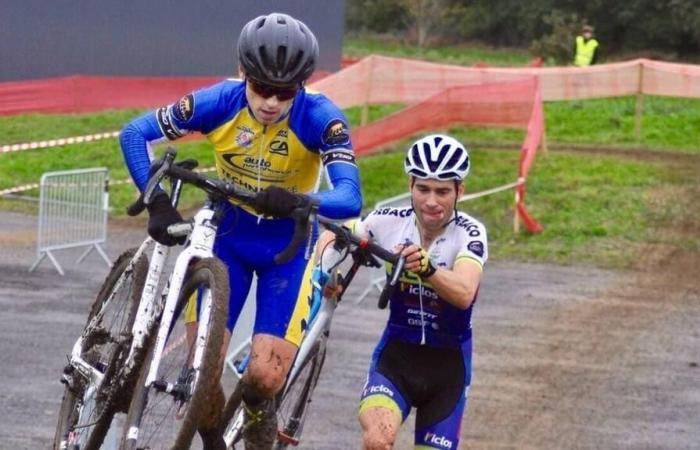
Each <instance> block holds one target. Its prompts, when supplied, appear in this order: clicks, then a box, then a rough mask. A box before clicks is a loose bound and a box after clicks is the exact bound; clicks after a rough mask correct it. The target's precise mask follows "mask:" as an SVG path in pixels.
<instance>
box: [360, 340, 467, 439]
mask: <svg viewBox="0 0 700 450" xmlns="http://www.w3.org/2000/svg"><path fill="white" fill-rule="evenodd" d="M471 352H472V345H471V339H468V340H466V341H465V342H463V343H462V345H461V347H429V346H425V345H418V344H412V343H409V342H405V341H402V340H399V339H396V338H392V337H390V336H389V335H388V333H386V332H385V334H384V336H382V339H381V340H380V341H379V344H378V345H377V347H376V349H375V351H374V354H373V356H372V363H371V365H370V370H369V373H368V375H367V382H366V383H365V386H364V388H363V390H362V396H361V400H360V410H359V412H360V414H361V413H362V412H363V411H365V410H367V409H369V408H373V407H384V408H388V409H390V410H392V411H394V413H395V414H396V415H397V416H400V417H401V421H402V422H403V421H405V420H406V418H407V417H408V415H409V413H410V412H411V408H412V407H414V408H416V425H415V434H414V439H415V445H416V447H417V448H418V447H423V448H437V449H446V450H454V449H456V448H458V446H459V437H460V428H461V423H462V415H463V414H464V410H465V408H466V405H467V397H468V393H469V385H470V383H471Z"/></svg>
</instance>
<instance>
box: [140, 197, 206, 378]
mask: <svg viewBox="0 0 700 450" xmlns="http://www.w3.org/2000/svg"><path fill="white" fill-rule="evenodd" d="M213 216H214V209H213V207H212V206H209V205H207V206H204V207H203V208H202V209H201V210H199V211H198V212H197V214H195V216H194V224H191V223H182V224H178V225H174V226H172V227H170V228H169V229H168V231H169V232H170V234H172V235H174V236H178V235H180V236H181V235H185V234H190V241H189V244H188V245H187V247H185V249H184V250H183V251H182V252H181V253H180V255H178V257H177V259H176V260H175V267H174V268H173V272H172V275H171V276H170V279H169V281H168V285H167V286H166V288H165V289H164V291H163V294H162V295H163V296H164V297H165V303H164V306H163V315H162V317H161V320H160V326H159V327H158V334H157V335H156V342H155V348H154V353H153V358H152V359H151V366H150V368H149V371H148V376H147V377H146V382H145V385H146V387H149V386H151V384H153V382H154V381H156V379H157V377H158V367H159V365H160V360H161V358H162V357H163V351H164V348H165V343H166V341H167V339H168V333H169V331H170V324H171V323H172V321H173V318H174V315H175V312H176V310H177V301H178V298H179V296H180V291H181V289H182V285H183V283H184V281H185V275H186V273H187V268H188V266H189V264H190V262H191V261H192V260H194V259H203V258H209V257H212V256H213V255H214V252H213V249H214V239H215V238H216V229H217V226H216V225H215V224H213V223H212V220H211V219H212V218H213ZM190 231H191V232H190ZM211 302H212V299H211V295H207V296H205V297H204V298H203V299H202V306H201V308H202V309H201V312H200V316H199V321H198V326H197V339H196V341H195V353H194V359H193V368H195V369H198V368H199V364H201V360H202V355H203V351H204V345H205V342H206V332H207V324H208V320H209V316H210V314H211V309H212V303H211ZM195 383H196V380H195Z"/></svg>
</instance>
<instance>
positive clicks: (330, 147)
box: [120, 13, 362, 449]
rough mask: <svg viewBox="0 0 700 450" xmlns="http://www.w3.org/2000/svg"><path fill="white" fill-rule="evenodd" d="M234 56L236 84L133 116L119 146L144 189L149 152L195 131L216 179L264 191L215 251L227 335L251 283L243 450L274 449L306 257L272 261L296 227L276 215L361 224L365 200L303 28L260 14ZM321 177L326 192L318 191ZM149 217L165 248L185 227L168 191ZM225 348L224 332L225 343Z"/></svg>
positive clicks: (241, 210) (304, 306)
mask: <svg viewBox="0 0 700 450" xmlns="http://www.w3.org/2000/svg"><path fill="white" fill-rule="evenodd" d="M238 55H239V63H240V74H241V78H242V79H240V80H225V81H222V82H220V83H218V84H215V85H213V86H211V87H208V88H204V89H201V90H198V91H195V92H193V93H190V94H187V95H185V96H184V97H182V99H180V100H179V101H178V102H176V103H174V104H171V105H168V106H164V107H162V108H160V109H158V110H156V111H154V112H151V113H148V114H146V115H144V116H142V117H139V118H137V119H136V120H134V121H132V122H131V123H129V124H128V125H127V126H126V127H125V128H124V129H123V130H122V133H121V136H120V143H121V147H122V150H123V153H124V158H125V160H126V163H127V165H128V168H129V171H130V173H131V176H132V178H133V179H134V181H135V182H136V184H137V186H138V187H139V188H140V189H141V190H143V189H144V187H145V184H146V182H147V180H148V172H149V165H150V155H149V154H150V144H151V143H154V142H157V141H162V140H174V139H178V138H180V137H181V136H184V135H185V134H187V133H191V132H200V133H202V134H204V135H205V136H206V137H207V139H208V140H209V142H210V143H211V144H212V146H213V151H214V154H215V159H216V168H217V171H218V174H219V176H220V177H221V178H222V179H225V180H229V181H231V182H232V183H234V184H236V185H240V186H242V187H245V188H248V189H252V190H257V191H261V192H262V195H259V196H258V197H259V200H258V201H256V204H255V205H254V208H252V207H250V206H247V205H242V204H240V203H238V202H237V201H235V200H232V201H231V204H230V206H229V207H228V209H227V211H226V213H225V215H224V217H223V219H222V222H221V225H220V226H219V231H218V236H217V238H216V243H215V246H214V253H215V254H216V256H218V257H219V258H220V259H222V260H223V261H224V262H225V263H226V265H227V266H228V272H229V278H230V285H231V298H230V304H229V311H230V312H229V315H230V316H229V319H228V329H229V331H230V330H231V329H232V328H233V326H234V324H235V322H236V320H237V318H238V316H239V314H240V311H241V308H242V307H243V304H244V301H245V299H246V297H247V295H248V291H249V289H250V286H251V282H252V277H253V274H254V273H255V274H256V275H257V277H258V283H257V304H256V305H257V310H256V320H255V325H254V336H253V348H252V352H251V355H252V358H251V361H250V363H249V366H248V369H247V372H246V374H245V376H244V378H243V381H242V382H243V383H244V389H243V398H244V402H245V405H246V410H247V411H248V414H249V415H250V416H251V417H255V418H257V419H260V420H256V423H257V422H259V423H257V425H255V426H250V427H248V428H247V430H246V433H245V439H246V448H256V449H257V448H269V447H271V445H272V441H271V439H273V438H274V435H275V431H274V430H275V428H272V427H273V426H274V419H275V417H274V416H275V415H274V414H265V413H266V412H267V411H268V410H269V407H270V405H271V404H272V399H273V398H274V396H275V394H276V393H277V392H278V391H279V390H280V389H281V388H282V386H283V383H284V381H285V378H286V375H287V373H288V371H289V369H290V365H291V362H292V360H293V358H294V355H295V353H296V351H297V348H298V345H299V343H300V341H301V338H302V334H303V332H304V329H303V327H304V324H305V320H304V319H305V318H306V316H307V314H308V309H309V306H308V301H307V298H308V296H309V294H310V291H311V282H310V274H311V268H312V265H311V264H310V263H309V258H308V255H307V253H308V252H307V251H306V248H300V249H299V250H298V252H297V254H296V256H295V257H294V258H293V259H292V261H291V262H288V263H286V264H281V265H276V264H275V263H274V262H273V257H274V255H275V254H277V253H279V252H280V251H281V250H282V249H283V248H284V247H285V246H286V245H287V243H288V242H289V241H290V239H291V236H292V232H293V223H292V220H291V219H287V218H283V217H284V216H286V215H288V214H289V213H290V212H291V211H292V210H293V209H295V208H296V207H299V206H304V205H306V206H309V205H310V204H312V203H315V204H317V206H318V210H319V214H321V215H323V216H325V217H328V218H332V219H346V218H351V217H356V216H358V215H359V212H360V208H361V206H362V195H361V192H360V183H359V177H358V172H357V166H356V164H355V158H354V154H353V150H352V145H351V142H350V136H349V131H348V125H347V120H346V119H345V117H344V115H343V113H342V112H341V111H340V110H339V109H338V108H337V107H336V106H335V105H334V104H333V103H332V102H331V101H330V100H329V99H328V98H326V97H325V96H323V95H321V94H317V93H311V92H307V91H306V90H305V88H304V84H305V82H306V81H307V80H308V78H309V77H310V76H311V74H312V73H313V71H314V69H315V66H316V60H317V59H318V43H317V41H316V38H315V37H314V35H313V33H312V32H311V31H310V30H309V29H308V28H307V26H306V25H305V24H304V23H302V22H301V21H299V20H297V19H294V18H293V17H290V16H288V15H286V14H279V13H272V14H269V15H267V16H260V17H257V18H255V19H253V20H252V21H250V22H249V23H248V24H246V25H245V26H244V28H243V30H242V31H241V35H240V38H239V40H238ZM324 169H325V171H327V174H328V179H329V181H330V185H331V186H332V188H331V189H329V190H327V191H324V192H316V191H317V189H318V186H319V182H320V177H321V175H322V173H323V171H324ZM148 212H149V222H148V231H149V234H150V235H151V236H152V237H153V238H154V239H156V240H157V241H159V242H161V243H164V244H168V245H174V244H176V243H178V242H176V241H175V240H174V239H173V238H172V237H171V236H169V235H168V234H167V232H166V229H167V227H168V226H169V225H171V224H173V223H176V222H178V221H181V220H182V219H181V217H180V215H179V214H178V212H177V211H176V210H175V209H174V208H173V207H172V206H171V204H170V201H169V198H168V196H167V194H165V193H160V194H159V195H157V196H156V197H155V198H154V200H153V202H152V203H151V204H150V205H149V206H148ZM302 247H307V246H302ZM229 339H230V333H229V334H228V335H227V337H226V339H225V344H224V345H226V346H227V345H228V342H229ZM221 396H222V397H223V392H222V393H221ZM256 430H257V432H256ZM261 431H267V432H261ZM200 434H202V436H203V439H205V442H209V443H208V444H207V445H208V447H209V448H220V447H221V445H223V440H221V439H220V436H218V435H216V433H213V432H212V433H209V432H208V431H207V430H200Z"/></svg>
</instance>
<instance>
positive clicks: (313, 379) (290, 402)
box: [274, 336, 326, 450]
mask: <svg viewBox="0 0 700 450" xmlns="http://www.w3.org/2000/svg"><path fill="white" fill-rule="evenodd" d="M325 361H326V339H325V336H323V337H321V339H319V340H318V341H316V342H315V343H314V345H313V347H311V350H310V351H309V354H308V355H307V357H306V359H305V360H304V362H303V363H302V366H301V368H300V369H299V372H298V373H297V375H296V376H295V377H294V379H293V380H292V381H291V382H290V383H289V385H288V386H287V388H286V389H285V391H284V394H283V395H282V396H281V398H280V399H279V401H278V405H277V419H278V423H279V424H280V429H279V431H278V432H277V441H276V444H275V447H274V448H275V449H276V450H284V449H286V448H287V447H288V446H289V445H294V446H296V445H297V444H298V442H299V439H300V438H301V433H302V431H303V428H304V422H305V421H306V414H307V412H308V410H309V405H310V404H311V399H312V396H313V392H314V389H315V388H316V384H317V383H318V378H319V376H320V375H321V369H323V364H324V363H325ZM293 442H295V443H293Z"/></svg>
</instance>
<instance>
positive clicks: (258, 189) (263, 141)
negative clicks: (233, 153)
mask: <svg viewBox="0 0 700 450" xmlns="http://www.w3.org/2000/svg"><path fill="white" fill-rule="evenodd" d="M265 131H267V125H263V128H262V133H261V134H260V145H258V179H257V185H256V187H255V189H256V191H257V192H260V178H261V176H262V175H261V169H262V155H263V148H264V147H265ZM261 220H262V216H261V215H258V225H260V221H261Z"/></svg>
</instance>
